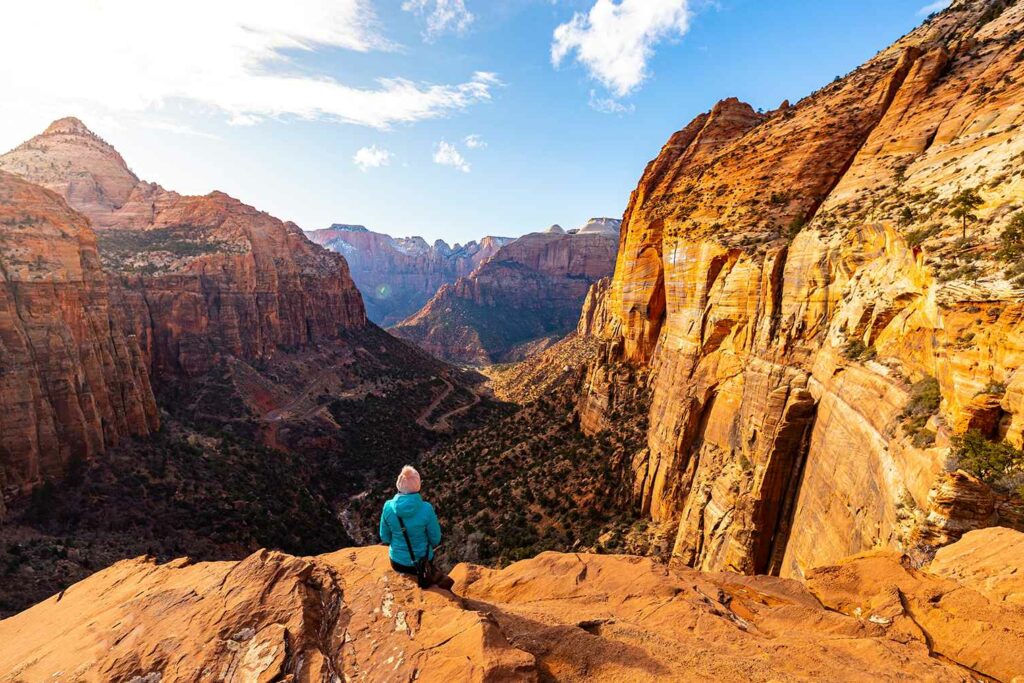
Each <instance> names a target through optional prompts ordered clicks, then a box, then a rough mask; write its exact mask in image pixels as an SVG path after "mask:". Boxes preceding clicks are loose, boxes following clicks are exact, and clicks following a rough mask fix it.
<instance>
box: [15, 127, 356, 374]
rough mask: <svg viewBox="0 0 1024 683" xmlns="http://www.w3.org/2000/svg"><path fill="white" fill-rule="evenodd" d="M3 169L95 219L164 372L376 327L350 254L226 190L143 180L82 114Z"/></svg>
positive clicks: (125, 300) (128, 304)
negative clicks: (187, 189) (183, 188)
mask: <svg viewBox="0 0 1024 683" xmlns="http://www.w3.org/2000/svg"><path fill="white" fill-rule="evenodd" d="M0 169H9V170H11V171H13V172H15V173H18V174H19V175H22V176H23V177H25V178H27V179H29V180H31V181H33V182H37V183H40V184H43V185H45V186H47V187H51V188H53V189H54V190H56V191H58V192H60V193H62V194H63V195H64V196H65V198H66V199H67V200H68V202H69V203H70V204H71V206H72V207H74V208H78V209H80V210H81V211H82V212H83V213H85V214H86V215H87V216H89V218H90V219H92V221H93V224H94V226H95V227H96V228H97V231H98V235H99V246H100V254H101V256H102V258H103V265H104V267H105V269H106V270H107V271H108V272H109V273H111V274H112V275H114V276H115V277H113V278H112V284H113V293H112V296H113V297H114V298H115V299H116V300H117V303H118V304H119V306H120V307H122V308H123V309H124V310H125V311H126V312H127V316H128V319H129V325H130V329H131V330H132V331H133V332H134V333H135V334H136V336H137V337H138V339H139V341H140V344H141V346H142V348H143V350H144V351H145V353H146V354H147V356H148V358H149V359H150V361H151V363H152V367H153V368H154V369H155V370H156V371H157V373H158V374H159V373H168V372H169V373H184V374H186V375H196V374H200V373H203V372H205V371H207V370H208V369H210V368H211V367H214V366H216V365H217V364H218V363H219V362H220V360H221V359H222V358H223V357H225V356H237V357H241V358H246V359H265V358H268V357H270V356H272V355H273V354H274V353H277V352H278V351H281V350H293V351H294V350H301V349H305V348H313V347H315V346H316V345H317V344H319V343H322V342H325V341H330V340H333V339H337V338H338V337H339V336H340V335H342V334H343V333H344V332H345V331H346V330H352V329H359V328H361V327H362V326H364V325H365V324H366V317H365V312H364V309H363V305H362V300H361V298H360V296H359V292H358V290H357V289H356V288H355V285H354V284H353V283H352V279H351V277H350V276H349V273H348V269H347V266H346V264H345V260H344V259H343V258H342V257H341V256H339V255H336V254H332V253H330V252H328V251H327V250H325V249H322V248H321V247H319V246H317V245H315V244H313V243H311V242H310V241H309V240H308V239H307V238H306V237H305V235H304V234H303V232H302V231H301V230H300V229H299V228H298V227H297V226H295V225H294V224H291V223H283V222H281V221H279V220H278V219H276V218H274V217H273V216H270V215H268V214H266V213H264V212H261V211H258V210H256V209H254V208H253V207H251V206H247V205H245V204H243V203H241V202H239V201H238V200H236V199H233V198H231V197H229V196H228V195H226V194H224V193H221V192H213V193H211V194H209V195H206V196H203V197H186V196H182V195H179V194H177V193H175V192H169V191H167V190H164V189H163V188H161V187H160V186H159V185H155V184H152V183H145V182H141V181H139V180H138V179H137V178H136V177H135V175H134V174H132V172H131V171H130V170H129V169H128V167H127V166H126V165H125V163H124V161H123V160H122V159H121V157H120V155H119V154H117V152H116V151H115V150H114V149H113V148H112V147H110V146H109V145H107V144H106V143H105V142H103V141H102V140H100V139H99V138H98V137H97V136H95V135H94V134H92V133H91V132H90V131H89V130H88V129H87V128H86V127H85V126H84V125H82V123H81V122H80V121H77V120H76V119H62V120H60V121H57V122H56V123H54V124H53V125H52V126H50V128H48V129H47V130H46V131H45V132H44V133H43V134H41V135H38V136H36V137H35V138H32V139H31V140H29V141H28V142H26V143H25V144H23V145H21V146H20V147H18V148H16V149H14V150H12V151H11V152H9V153H8V154H6V155H4V156H2V157H0Z"/></svg>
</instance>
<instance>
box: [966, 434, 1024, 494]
mask: <svg viewBox="0 0 1024 683" xmlns="http://www.w3.org/2000/svg"><path fill="white" fill-rule="evenodd" d="M953 455H954V457H955V458H956V461H957V465H958V466H959V467H960V468H961V469H963V470H965V471H967V472H970V473H971V474H973V475H974V476H976V477H977V478H978V479H981V480H982V481H983V482H985V483H986V484H989V485H991V486H993V487H995V488H1000V489H1005V488H1007V487H1006V486H1005V485H1004V482H1005V481H1006V479H1007V478H1008V477H1009V476H1010V475H1012V474H1013V473H1014V472H1015V471H1019V470H1020V469H1021V468H1022V467H1024V451H1021V450H1019V449H1017V448H1014V447H1013V446H1012V445H1010V444H1009V443H1007V442H1005V441H990V440H989V439H987V438H985V436H984V435H983V434H982V433H981V432H979V431H978V430H977V429H972V430H970V431H968V432H967V433H965V434H958V435H957V436H954V437H953Z"/></svg>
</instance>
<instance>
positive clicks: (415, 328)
mask: <svg viewBox="0 0 1024 683" xmlns="http://www.w3.org/2000/svg"><path fill="white" fill-rule="evenodd" d="M601 221H605V222H604V223H603V225H604V226H606V227H605V228H604V229H598V228H599V227H600V226H601V225H602V222H601ZM588 225H590V226H592V227H591V228H590V229H586V230H579V231H575V230H574V231H572V232H571V233H567V232H565V231H564V230H562V229H561V228H558V230H554V229H553V228H552V229H549V230H547V231H546V232H543V233H530V234H528V235H524V236H523V237H520V238H519V239H517V240H515V241H514V242H511V243H510V244H507V245H505V246H503V247H502V248H501V249H499V250H498V252H497V253H496V254H494V255H493V256H492V257H491V258H489V259H487V260H486V261H484V262H483V263H481V264H480V265H479V266H478V267H477V268H476V270H474V271H473V272H472V273H470V274H469V275H467V276H466V277H462V278H459V279H458V280H457V281H456V282H455V284H454V285H446V286H444V287H442V288H441V289H439V290H438V292H437V293H436V294H435V295H434V297H433V298H432V299H431V300H430V301H429V302H428V303H427V305H426V306H424V307H423V308H422V309H421V310H420V311H419V312H417V313H416V314H415V315H413V316H412V317H410V318H409V319H407V320H405V321H404V322H402V323H401V324H399V325H397V326H395V328H394V329H393V331H394V333H395V334H397V335H398V336H400V337H403V338H405V339H409V340H411V341H414V342H416V343H417V344H419V345H420V346H421V347H422V348H424V349H426V350H427V351H429V352H431V353H433V354H434V355H436V356H438V357H439V358H443V359H446V360H451V361H454V362H459V363H470V364H476V365H487V364H490V363H495V362H506V361H510V360H518V359H520V358H522V357H524V356H525V355H528V354H529V353H535V352H537V351H539V350H543V348H544V347H545V346H546V344H540V345H538V344H537V342H538V341H539V340H546V341H547V343H551V342H553V341H555V340H557V339H559V338H561V337H562V336H564V335H565V334H567V333H568V332H570V331H571V330H572V329H573V328H574V327H575V326H576V324H577V321H578V320H579V313H580V306H581V305H582V304H583V302H584V299H585V298H586V296H587V291H588V289H589V287H590V285H591V284H592V283H593V282H595V281H596V280H598V279H600V278H602V277H606V276H608V275H610V274H611V271H612V268H613V266H614V263H615V251H616V240H617V239H618V233H617V231H616V230H615V229H614V228H610V227H607V226H611V225H614V223H613V222H611V219H594V220H592V221H591V222H590V223H588ZM554 227H558V226H554Z"/></svg>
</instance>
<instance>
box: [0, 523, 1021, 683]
mask: <svg viewBox="0 0 1024 683" xmlns="http://www.w3.org/2000/svg"><path fill="white" fill-rule="evenodd" d="M1017 536H1019V534H1017ZM976 540H977V541H978V542H980V543H982V544H984V545H986V546H991V541H992V539H985V538H978V539H976ZM966 542H968V540H967V539H965V541H963V543H966ZM958 545H959V544H957V546H953V548H954V549H956V548H957V547H958ZM1018 547H1019V544H1018ZM960 554H961V555H962V557H963V558H964V562H963V564H962V566H963V567H964V569H965V571H967V572H970V571H971V570H970V569H969V567H970V566H971V564H972V559H971V558H972V557H973V556H974V550H972V549H971V548H965V549H964V550H963V551H961V553H960ZM1022 559H1024V558H1021V557H1020V556H1019V554H1011V553H1006V552H1002V553H1001V555H1000V557H999V561H1000V563H1002V564H1004V565H1005V564H1015V565H1019V563H1020V561H1021V560H1022ZM454 575H455V577H456V578H457V581H458V583H457V586H456V592H457V593H458V594H459V595H461V596H463V597H462V598H457V597H453V596H452V595H450V594H448V593H446V592H443V591H439V590H436V589H434V590H430V591H421V590H419V589H417V588H416V587H415V585H414V583H413V582H412V581H411V580H409V578H408V577H404V576H400V575H398V574H395V573H394V572H392V571H390V570H389V568H388V565H387V555H386V550H385V549H384V548H381V547H376V548H362V549H353V550H342V551H339V552H336V553H332V554H329V555H322V556H318V557H310V558H295V557H290V556H287V555H283V554H281V553H276V552H268V551H259V552H257V553H255V554H253V555H251V556H250V557H248V558H246V559H245V560H243V561H240V562H215V563H202V564H192V563H190V562H189V561H188V560H187V559H180V560H175V561H173V562H169V563H167V564H163V565H157V564H155V563H154V562H153V561H152V560H149V559H146V558H137V559H134V560H125V561H123V562H119V563H118V564H115V565H113V566H112V567H109V568H108V569H105V570H103V571H102V572H99V573H97V574H95V575H94V576H92V577H90V578H88V579H86V580H84V581H82V582H80V583H77V584H75V585H73V586H71V587H70V588H68V589H67V590H65V591H62V592H61V593H60V594H58V595H55V596H53V597H51V598H49V599H48V600H46V601H44V602H42V603H40V604H38V605H36V606H35V607H33V608H31V609H28V610H26V611H25V612H23V613H21V614H18V615H16V616H14V617H11V618H9V619H6V620H4V621H0V640H2V642H4V643H5V647H4V648H3V649H2V650H0V680H5V681H27V680H43V679H48V678H50V677H51V676H56V675H59V676H60V677H61V678H62V679H65V680H72V681H108V680H117V681H127V680H139V681H148V680H165V681H171V680H194V679H206V678H216V679H218V680H225V681H271V680H294V681H318V682H319V681H336V680H353V679H358V680H367V681H392V680H399V679H401V680H413V679H415V680H419V681H452V680H460V681H515V680H522V681H530V680H537V679H538V678H540V679H543V680H554V681H623V680H629V681H656V680H720V681H749V680H823V679H828V680H838V681H854V680H866V679H869V680H886V681H888V680H893V681H896V680H913V681H970V680H975V679H976V678H977V677H978V675H983V676H987V677H989V678H994V679H997V680H1004V681H1009V680H1011V679H1012V678H1013V677H1014V676H1015V675H1018V674H1020V673H1021V672H1022V670H1024V669H1022V667H1024V660H1022V653H1024V613H1022V612H1021V610H1020V609H1019V606H1017V605H1013V604H1010V603H1007V602H1006V601H1004V600H1001V599H1000V598H1001V594H1000V593H998V592H990V593H988V594H986V593H982V592H979V591H978V590H976V589H975V588H974V587H973V586H972V585H971V584H969V583H958V582H957V581H954V580H951V579H948V578H945V577H943V576H939V575H936V574H933V573H930V572H924V571H917V570H912V569H908V568H907V567H906V565H905V563H904V562H903V561H902V560H901V558H900V557H899V556H898V555H892V554H888V555H887V554H878V553H876V554H872V555H868V556H863V557H858V558H852V559H850V560H847V561H845V562H843V563H842V564H840V565H838V566H833V567H826V568H822V569H818V570H816V571H815V572H814V573H813V574H812V577H811V581H810V583H809V585H808V586H807V587H804V586H802V585H801V584H800V583H798V582H796V581H792V580H785V579H778V578H773V577H764V576H759V577H742V576H737V575H730V574H706V573H701V572H697V571H693V570H690V569H686V568H681V569H680V568H675V569H673V568H668V567H666V566H665V565H663V564H659V563H657V562H655V561H653V560H651V559H647V558H639V557H629V556H614V555H611V556H607V555H606V556H599V555H585V554H559V553H544V554H542V555H540V556H538V557H536V558H532V559H528V560H524V561H522V562H518V563H516V564H513V565H511V566H510V567H508V568H506V569H503V570H500V571H495V570H488V569H484V568H481V567H476V566H473V565H460V566H459V567H457V568H456V569H455V572H454ZM822 603H824V604H825V605H827V606H828V608H826V607H823V606H822ZM985 625H991V626H990V627H988V628H987V629H985V628H981V627H984V626H985Z"/></svg>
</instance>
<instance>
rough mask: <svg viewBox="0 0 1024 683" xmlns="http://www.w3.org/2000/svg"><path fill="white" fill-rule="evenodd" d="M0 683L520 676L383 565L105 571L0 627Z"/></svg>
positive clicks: (349, 561)
mask: <svg viewBox="0 0 1024 683" xmlns="http://www.w3.org/2000/svg"><path fill="white" fill-rule="evenodd" d="M0 642H2V643H4V646H3V647H2V648H0V680H3V681H43V680H55V679H59V680H62V681H130V680H135V681H151V680H154V681H165V682H166V681H199V680H202V681H214V680H215V681H237V682H239V683H242V682H245V683H249V682H257V681H258V682H261V683H262V682H264V681H296V682H298V681H338V680H365V681H407V680H413V679H416V680H420V681H445V680H447V681H456V680H458V681H463V680H466V681H484V680H502V681H505V680H508V681H515V680H532V678H533V674H532V670H533V657H532V656H531V655H529V654H527V653H525V652H521V651H518V650H516V649H514V648H512V647H511V646H509V645H508V643H507V642H506V641H505V639H504V637H503V636H502V635H501V632H500V631H499V629H498V628H497V626H495V625H494V624H493V623H491V622H490V621H489V620H488V619H487V618H486V617H484V616H482V615H480V614H478V613H476V612H472V611H467V610H464V609H462V607H461V606H460V605H459V603H458V601H457V600H456V599H455V598H454V597H452V596H450V594H445V593H442V592H435V591H420V590H419V589H418V588H416V587H415V585H414V584H413V583H412V582H410V581H408V580H407V579H405V578H404V577H400V576H399V575H397V574H395V573H393V572H391V571H390V569H389V568H388V564H387V551H386V550H385V549H384V548H381V547H377V548H364V549H359V550H345V551H340V552H337V553H334V554H331V555H325V556H321V557H317V558H296V557H291V556H288V555H284V554H281V553H277V552H269V551H265V550H264V551H260V552H257V553H255V554H254V555H251V556H250V557H248V558H246V559H245V560H242V561H240V562H204V563H201V564H195V565H190V564H188V560H186V559H181V560H175V561H173V562H170V563H167V564H164V565H156V564H154V563H153V562H152V561H150V560H148V559H145V558H137V559H133V560H125V561H123V562H119V563H117V564H115V565H113V566H111V567H109V568H108V569H105V570H104V571H101V572H99V573H97V574H95V575H93V576H92V577H90V578H88V579H86V580H85V581H82V582H80V583H77V584H75V585H73V586H72V587H71V588H69V589H68V590H66V591H64V592H63V593H61V594H59V595H56V596H54V597H52V598H50V599H49V600H46V601H45V602H42V603H40V604H38V605H36V606H35V607H32V608H31V609H29V610H26V611H25V612H22V613H21V614H19V615H17V616H15V617H12V618H10V619H6V620H4V621H2V622H0Z"/></svg>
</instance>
